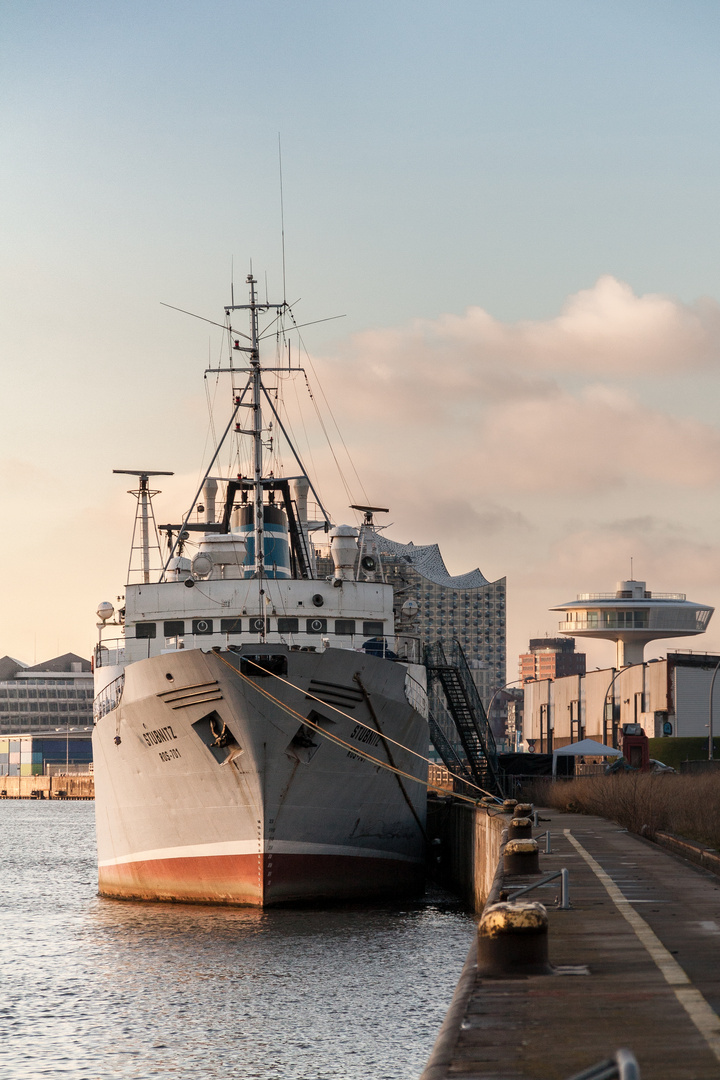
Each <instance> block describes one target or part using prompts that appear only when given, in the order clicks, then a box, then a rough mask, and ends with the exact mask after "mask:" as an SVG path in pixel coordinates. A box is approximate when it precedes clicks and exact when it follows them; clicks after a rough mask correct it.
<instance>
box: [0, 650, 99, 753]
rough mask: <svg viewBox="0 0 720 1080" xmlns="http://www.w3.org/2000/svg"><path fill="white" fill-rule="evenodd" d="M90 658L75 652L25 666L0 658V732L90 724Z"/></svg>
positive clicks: (50, 730) (36, 732)
mask: <svg viewBox="0 0 720 1080" xmlns="http://www.w3.org/2000/svg"><path fill="white" fill-rule="evenodd" d="M93 693H94V691H93V676H92V671H91V667H90V661H89V660H84V659H83V658H82V657H81V656H76V655H75V653H65V654H64V655H63V656H56V657H54V658H53V659H52V660H45V661H44V662H43V663H41V664H35V665H33V666H32V667H29V666H28V665H27V664H23V663H22V662H21V661H19V660H14V659H13V658H12V657H11V656H4V657H3V658H2V659H0V736H3V735H5V736H7V735H16V734H18V733H20V732H31V733H32V734H33V735H39V734H41V733H47V734H51V733H52V734H55V733H56V732H58V731H62V732H63V733H64V732H65V731H66V730H67V729H70V730H71V731H72V730H73V729H79V728H88V729H91V728H92V704H93Z"/></svg>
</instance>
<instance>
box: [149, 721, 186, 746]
mask: <svg viewBox="0 0 720 1080" xmlns="http://www.w3.org/2000/svg"><path fill="white" fill-rule="evenodd" d="M142 737H143V739H144V740H145V742H146V743H147V745H148V746H157V744H158V743H164V742H172V740H173V739H177V735H176V734H175V732H174V731H173V729H172V728H171V727H170V725H168V726H167V727H163V728H156V729H155V731H143V733H142Z"/></svg>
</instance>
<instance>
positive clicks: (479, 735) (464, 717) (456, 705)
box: [425, 641, 502, 795]
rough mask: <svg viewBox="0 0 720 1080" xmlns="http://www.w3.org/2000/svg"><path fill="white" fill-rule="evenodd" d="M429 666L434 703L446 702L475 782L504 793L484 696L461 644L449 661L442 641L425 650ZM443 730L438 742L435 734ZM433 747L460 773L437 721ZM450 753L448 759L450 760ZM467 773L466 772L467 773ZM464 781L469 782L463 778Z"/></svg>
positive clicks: (432, 730)
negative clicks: (482, 696) (484, 705)
mask: <svg viewBox="0 0 720 1080" xmlns="http://www.w3.org/2000/svg"><path fill="white" fill-rule="evenodd" d="M425 667H426V668H427V673H428V688H429V690H430V698H431V700H432V699H433V698H435V700H436V701H437V699H438V698H440V701H441V702H442V698H444V699H445V702H446V703H447V708H448V711H449V713H450V716H451V717H452V721H453V723H454V725H455V728H456V730H457V733H458V736H459V738H460V744H461V746H462V748H463V751H464V756H465V758H466V759H467V769H468V770H469V773H470V778H471V779H472V782H473V783H474V784H476V785H477V786H478V787H479V788H482V789H483V790H484V791H486V792H490V793H491V794H493V795H501V794H502V784H501V782H500V776H499V770H498V762H497V750H496V747H495V737H494V736H493V733H492V730H491V728H490V724H489V723H488V718H487V715H486V713H485V709H484V707H483V703H482V700H481V698H480V694H479V693H478V689H477V687H476V685H475V681H474V679H473V677H472V674H471V673H470V668H469V667H468V663H467V660H466V659H465V654H464V652H463V650H462V646H461V645H460V642H459V641H453V644H452V651H451V654H450V657H449V658H448V657H447V656H446V654H445V649H444V648H443V645H442V644H441V642H439V641H438V642H435V644H433V645H427V646H426V647H425ZM437 731H440V737H439V738H438V741H437V742H436V741H435V735H436V734H437ZM430 736H431V738H432V740H433V744H434V746H435V748H436V750H437V751H438V753H439V754H440V757H441V758H442V759H443V761H444V762H445V765H446V767H447V769H448V770H449V771H450V772H453V773H457V764H456V763H454V764H451V760H452V759H451V758H450V755H449V754H448V747H449V749H450V751H452V754H453V756H454V757H455V758H457V754H456V753H455V751H453V750H452V746H451V745H450V744H449V740H448V739H447V737H446V736H445V734H444V733H443V732H442V729H441V728H440V726H439V724H438V723H437V721H436V720H433V722H431V724H430ZM446 754H448V759H447V760H446V756H445V755H446ZM463 772H465V770H463ZM461 778H462V779H468V777H467V776H466V775H462V777H461Z"/></svg>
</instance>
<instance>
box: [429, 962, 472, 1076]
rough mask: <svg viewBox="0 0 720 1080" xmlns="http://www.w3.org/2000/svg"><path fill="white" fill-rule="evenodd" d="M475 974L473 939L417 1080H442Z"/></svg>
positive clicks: (452, 1054)
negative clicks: (458, 979) (443, 1017)
mask: <svg viewBox="0 0 720 1080" xmlns="http://www.w3.org/2000/svg"><path fill="white" fill-rule="evenodd" d="M476 975H477V942H476V941H473V943H472V945H471V946H470V951H469V952H468V954H467V959H466V961H465V965H464V967H463V969H462V973H461V975H460V981H459V982H458V984H457V986H456V988H455V993H454V994H453V997H452V1001H451V1002H450V1008H449V1009H448V1011H447V1015H446V1017H445V1019H444V1020H443V1023H442V1027H441V1028H440V1032H439V1034H438V1037H437V1039H436V1040H435V1045H434V1046H433V1048H432V1053H431V1054H430V1058H429V1060H428V1063H427V1065H426V1066H425V1068H424V1069H423V1071H422V1073H421V1074H420V1078H419V1080H444V1078H445V1077H446V1076H447V1071H448V1069H449V1067H450V1064H451V1063H452V1060H453V1056H454V1054H455V1047H456V1046H457V1041H458V1039H459V1038H460V1025H461V1023H462V1018H463V1016H464V1015H465V1010H466V1009H467V1005H468V1001H469V999H470V995H471V993H472V991H473V987H474V986H475V977H476Z"/></svg>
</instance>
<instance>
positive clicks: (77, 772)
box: [43, 761, 93, 776]
mask: <svg viewBox="0 0 720 1080" xmlns="http://www.w3.org/2000/svg"><path fill="white" fill-rule="evenodd" d="M92 775H93V763H92V761H80V762H77V761H71V762H70V763H69V764H67V763H66V762H64V761H63V762H59V761H58V762H55V761H46V762H45V764H44V766H43V776H92Z"/></svg>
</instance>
